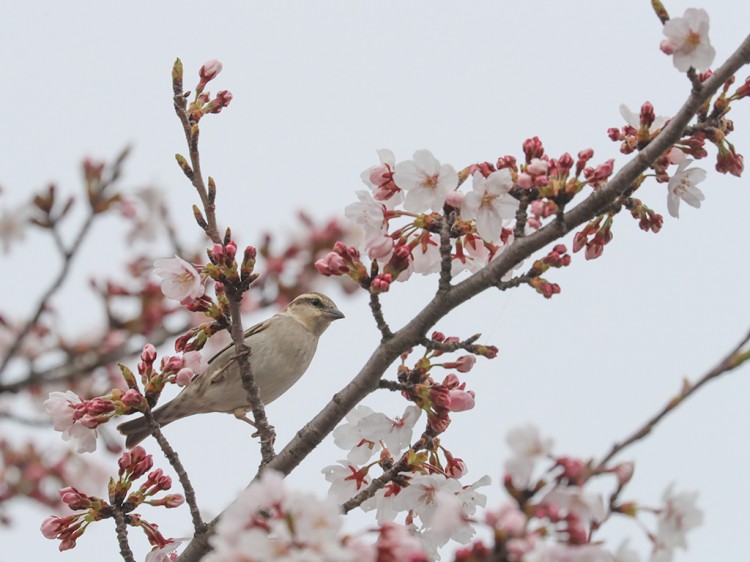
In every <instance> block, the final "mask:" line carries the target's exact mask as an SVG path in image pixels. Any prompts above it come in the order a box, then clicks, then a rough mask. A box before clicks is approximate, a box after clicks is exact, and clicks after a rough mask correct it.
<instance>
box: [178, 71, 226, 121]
mask: <svg viewBox="0 0 750 562" xmlns="http://www.w3.org/2000/svg"><path fill="white" fill-rule="evenodd" d="M221 69H222V64H221V63H220V62H219V61H217V60H211V61H208V62H207V63H205V64H204V65H203V66H201V68H200V71H199V72H198V74H199V76H200V81H199V82H198V85H197V86H196V87H195V98H194V99H193V101H192V102H191V103H190V106H189V107H188V109H187V114H188V116H189V118H190V122H191V124H192V125H193V126H195V125H197V124H198V122H199V121H200V120H201V118H202V117H203V116H204V115H206V114H208V113H221V110H222V109H224V108H225V107H227V106H228V105H229V103H230V102H231V101H232V97H233V96H232V93H231V92H229V91H228V90H221V91H220V92H219V93H217V94H216V97H214V98H213V99H212V98H211V93H210V92H206V91H204V90H205V88H206V85H207V84H208V83H209V82H210V81H211V80H213V79H214V78H216V76H218V74H219V73H220V72H221ZM182 70H183V69H182V62H181V61H180V59H177V60H176V61H175V63H174V66H173V67H172V83H173V87H175V91H182ZM185 95H186V96H187V95H188V94H185Z"/></svg>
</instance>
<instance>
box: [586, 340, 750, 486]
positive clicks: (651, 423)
mask: <svg viewBox="0 0 750 562" xmlns="http://www.w3.org/2000/svg"><path fill="white" fill-rule="evenodd" d="M748 342H750V332H748V334H747V335H746V336H745V337H744V338H743V340H742V341H741V342H740V343H739V344H737V345H736V346H735V348H734V349H733V350H732V351H730V352H729V353H728V354H727V355H726V356H725V357H724V358H723V359H722V360H721V361H719V363H718V364H717V365H716V366H715V367H714V368H713V369H711V370H710V371H708V372H707V373H706V374H705V375H703V376H702V377H701V378H700V379H699V380H698V381H697V382H696V383H695V384H693V385H690V384H688V383H687V382H686V383H685V385H684V386H683V388H682V391H681V392H680V394H678V395H677V396H675V397H674V398H672V399H671V400H670V401H669V402H668V403H667V404H666V405H665V406H664V407H663V408H662V409H661V410H659V412H657V413H656V415H654V416H653V417H652V418H650V419H649V420H648V421H646V422H645V423H644V424H643V425H642V426H641V427H639V428H638V429H637V430H636V431H634V432H633V433H632V434H631V435H630V436H629V437H627V438H626V439H625V440H623V441H620V442H619V443H615V444H614V445H612V448H611V449H610V451H609V453H607V454H606V455H605V456H604V458H603V459H602V460H601V461H599V462H598V463H597V465H596V467H595V468H594V469H593V472H594V473H596V472H599V471H600V470H602V469H604V468H605V467H606V465H607V463H608V462H609V461H611V460H612V458H613V457H615V456H616V455H618V454H620V453H621V452H622V451H623V450H624V449H626V448H628V447H629V446H631V445H633V444H634V443H637V442H638V441H640V440H641V439H643V438H644V437H646V436H647V435H648V434H649V433H651V431H653V429H654V428H655V427H656V426H657V424H659V422H661V421H662V420H663V419H664V418H665V417H666V416H667V414H669V413H671V412H673V411H674V410H675V409H677V406H679V405H680V404H682V403H683V402H684V401H685V399H687V398H688V397H689V396H691V395H692V394H694V393H695V392H696V391H697V390H698V389H699V388H701V387H702V386H703V385H705V384H706V383H708V382H709V381H712V380H714V379H715V378H717V377H719V376H720V375H723V374H724V373H728V372H729V371H732V370H733V369H735V368H736V367H739V366H740V365H741V364H742V363H743V362H744V361H745V360H746V359H747V358H748V357H747V354H744V355H743V354H742V348H743V347H745V345H747V343H748Z"/></svg>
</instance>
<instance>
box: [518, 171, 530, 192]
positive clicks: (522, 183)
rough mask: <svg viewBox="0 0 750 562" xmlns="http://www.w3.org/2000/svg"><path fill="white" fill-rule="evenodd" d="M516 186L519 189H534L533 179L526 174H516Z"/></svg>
mask: <svg viewBox="0 0 750 562" xmlns="http://www.w3.org/2000/svg"><path fill="white" fill-rule="evenodd" d="M516 184H517V185H518V187H520V188H521V189H531V188H532V187H534V178H532V177H531V176H530V175H529V174H527V173H526V172H521V173H520V174H518V179H517V180H516Z"/></svg>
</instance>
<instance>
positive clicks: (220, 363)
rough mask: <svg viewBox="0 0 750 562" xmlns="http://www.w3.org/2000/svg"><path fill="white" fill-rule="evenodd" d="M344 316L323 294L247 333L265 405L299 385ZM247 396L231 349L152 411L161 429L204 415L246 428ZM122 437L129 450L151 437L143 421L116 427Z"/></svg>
mask: <svg viewBox="0 0 750 562" xmlns="http://www.w3.org/2000/svg"><path fill="white" fill-rule="evenodd" d="M343 317H344V315H343V313H342V312H341V311H340V310H339V309H338V308H336V305H335V304H334V303H333V301H332V300H331V299H330V298H328V297H327V296H325V295H323V294H321V293H314V292H310V293H304V294H301V295H299V296H297V297H296V298H295V299H294V300H293V301H292V302H290V303H289V304H288V305H287V306H286V307H284V308H283V309H282V310H281V311H280V312H278V313H276V314H274V315H273V316H272V317H271V318H269V319H268V320H264V321H263V322H260V323H259V324H256V325H255V326H252V327H251V328H248V329H247V330H245V343H246V344H247V345H248V346H249V347H250V368H251V370H252V373H253V377H254V379H255V384H257V385H258V390H260V398H261V400H262V401H263V404H270V403H271V402H273V401H274V400H276V399H277V398H278V397H279V396H281V395H282V394H284V393H285V392H286V391H287V390H289V388H290V387H291V386H292V385H293V384H294V383H295V382H297V381H298V380H299V378H300V377H301V376H302V375H303V374H304V372H305V371H306V370H307V367H308V366H309V365H310V361H312V358H313V355H315V349H316V348H317V345H318V339H319V338H320V336H321V335H322V334H323V332H325V330H326V328H328V326H329V325H330V324H331V322H333V321H334V320H338V319H339V318H343ZM250 409H251V408H250V402H249V400H248V397H247V391H246V390H245V388H244V387H243V386H242V378H241V376H240V370H239V367H238V365H237V358H236V357H235V355H234V344H229V345H227V346H226V347H225V348H224V349H222V350H221V351H219V352H218V353H217V354H216V355H214V357H212V358H211V359H210V360H209V362H208V369H207V370H206V372H205V373H203V374H202V375H199V376H198V377H196V378H195V379H194V380H193V381H192V382H191V383H190V384H188V385H187V386H186V387H185V388H184V389H182V391H181V392H180V394H178V395H177V396H176V397H175V398H174V399H173V400H171V401H170V402H167V403H166V404H165V405H164V406H162V407H160V408H157V409H156V410H154V411H153V416H154V419H155V420H156V422H157V423H158V424H159V425H160V426H162V427H163V426H165V425H167V424H168V423H172V422H173V421H175V420H179V419H181V418H185V417H187V416H192V415H194V414H203V413H207V412H226V413H233V414H234V415H235V416H236V417H238V418H240V419H243V420H244V421H247V422H249V423H252V422H250V420H249V419H247V417H246V414H247V412H248V411H250ZM117 429H118V431H119V432H120V433H122V434H123V435H125V436H126V437H127V439H126V440H125V446H126V447H127V448H129V449H130V448H132V447H134V446H136V445H137V444H138V443H140V442H141V441H143V440H144V439H145V438H146V437H148V436H149V434H150V430H149V427H148V422H147V421H146V418H145V417H140V418H138V419H134V420H130V421H128V422H125V423H123V424H120V425H119V426H117Z"/></svg>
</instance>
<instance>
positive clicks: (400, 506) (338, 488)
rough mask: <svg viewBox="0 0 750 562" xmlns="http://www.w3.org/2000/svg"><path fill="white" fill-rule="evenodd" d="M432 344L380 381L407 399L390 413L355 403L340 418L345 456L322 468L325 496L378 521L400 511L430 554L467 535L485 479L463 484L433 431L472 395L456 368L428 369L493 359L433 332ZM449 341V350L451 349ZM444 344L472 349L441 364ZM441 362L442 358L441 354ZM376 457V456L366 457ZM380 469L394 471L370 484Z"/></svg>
mask: <svg viewBox="0 0 750 562" xmlns="http://www.w3.org/2000/svg"><path fill="white" fill-rule="evenodd" d="M431 341H432V344H431V345H434V348H433V349H429V348H428V349H427V350H426V351H425V353H424V354H423V355H422V356H421V357H420V358H419V359H417V360H416V361H415V364H414V365H413V366H412V367H409V366H407V364H406V359H407V358H408V356H409V353H407V354H404V356H402V358H401V365H399V368H398V381H397V382H394V383H392V384H386V387H387V388H391V389H392V390H398V391H400V392H401V394H402V395H403V396H404V398H406V399H407V400H409V401H411V402H413V403H414V404H413V405H409V406H407V407H406V409H405V410H404V413H403V414H402V415H401V416H399V417H395V418H391V417H389V416H386V415H385V414H383V413H380V412H374V411H373V410H371V409H370V408H368V407H367V406H364V405H359V406H357V407H356V408H355V409H354V410H352V411H351V412H349V414H348V415H347V416H346V422H345V423H343V424H342V425H340V426H339V427H337V428H336V429H335V430H334V432H333V438H334V443H335V444H336V445H337V446H338V447H340V448H342V449H344V450H346V451H347V457H346V459H345V460H340V461H339V462H338V464H335V465H330V466H327V467H325V468H324V469H323V474H324V475H325V478H326V480H327V481H328V482H330V484H331V486H330V488H329V495H330V497H331V498H333V499H335V500H336V501H337V502H338V503H340V504H343V505H347V504H348V503H349V502H351V501H354V502H355V504H354V505H358V506H361V508H362V509H363V510H365V511H370V510H375V512H376V519H377V521H378V523H379V524H381V525H383V524H386V523H392V522H393V521H394V520H395V519H396V518H397V517H398V516H399V514H403V515H404V524H405V525H406V528H407V529H408V530H409V531H410V532H411V533H413V535H414V536H415V537H417V538H419V540H420V542H421V544H422V548H423V549H424V551H425V552H426V553H427V555H428V557H429V558H430V559H435V558H437V557H438V549H439V548H440V547H442V546H443V545H445V544H446V543H447V542H448V541H449V540H451V539H454V540H457V541H459V542H462V543H466V542H468V541H469V540H470V539H471V537H472V536H473V533H474V531H473V528H472V527H471V525H470V521H471V517H472V516H473V515H474V514H475V512H476V510H477V507H478V506H484V505H485V503H486V497H485V496H484V494H481V493H480V492H478V491H477V490H478V488H480V487H482V486H486V485H487V484H489V481H490V480H489V477H486V476H485V477H483V478H481V479H479V480H478V481H477V482H474V483H473V484H469V485H464V484H462V483H461V482H460V479H461V478H462V477H463V476H465V475H466V474H467V472H468V468H467V466H466V463H465V462H464V461H463V460H462V459H460V458H458V457H455V456H454V455H453V454H452V453H451V452H450V451H449V450H448V449H447V448H446V447H445V446H444V445H443V444H442V443H441V440H440V438H439V435H440V434H441V433H443V432H444V431H445V430H446V429H447V427H448V425H449V424H450V422H451V418H450V414H451V413H454V412H463V411H466V410H470V409H472V408H473V407H474V400H475V394H474V392H473V391H471V390H467V389H466V383H464V382H460V381H459V378H458V375H457V374H456V373H449V374H448V375H447V376H445V377H444V378H443V380H442V382H437V381H436V380H435V379H434V378H433V376H434V375H432V376H431V371H432V370H433V369H436V368H443V369H446V370H455V371H457V372H458V373H467V372H469V371H470V370H471V369H472V368H473V366H474V364H475V362H476V355H484V356H487V357H494V356H495V355H496V353H497V349H495V348H492V347H486V346H481V345H475V344H467V343H465V342H464V343H463V346H461V345H460V344H461V342H459V341H458V338H455V337H446V336H445V335H443V334H441V333H439V332H436V333H434V334H433V336H432V340H431ZM454 346H455V349H453V348H454ZM443 349H452V350H454V351H455V350H458V349H468V350H471V352H472V353H469V354H466V355H461V356H459V357H458V358H456V359H455V360H450V361H444V362H440V361H437V358H439V357H443V356H444V354H445V351H443ZM441 361H442V360H441ZM423 411H424V412H425V413H426V414H427V422H426V427H425V429H424V431H423V433H422V436H421V437H420V438H419V439H418V440H416V441H413V431H414V428H415V427H416V424H417V422H418V420H419V418H420V416H421V414H422V412H423ZM373 456H376V460H374V461H373V460H371V459H372V457H373ZM375 467H379V468H380V469H382V470H383V476H380V477H379V478H380V479H382V478H384V477H385V475H386V473H388V472H389V471H393V470H397V473H396V474H394V475H392V476H391V477H389V479H388V480H386V481H385V482H384V485H381V486H377V487H373V482H374V481H376V480H377V478H376V477H375V476H374V475H373V474H372V469H373V468H375Z"/></svg>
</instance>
